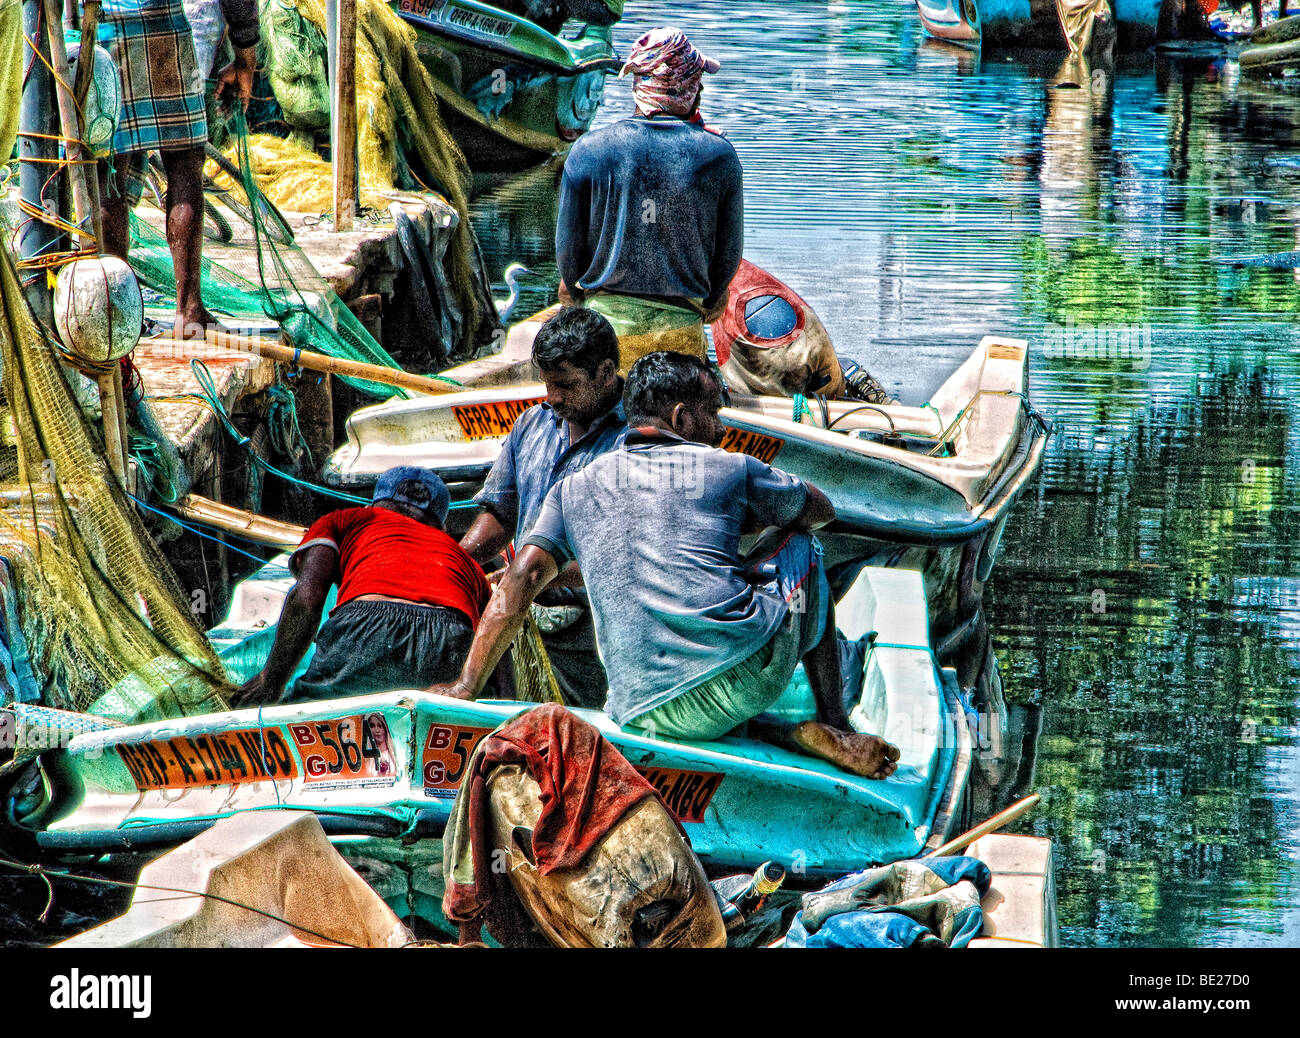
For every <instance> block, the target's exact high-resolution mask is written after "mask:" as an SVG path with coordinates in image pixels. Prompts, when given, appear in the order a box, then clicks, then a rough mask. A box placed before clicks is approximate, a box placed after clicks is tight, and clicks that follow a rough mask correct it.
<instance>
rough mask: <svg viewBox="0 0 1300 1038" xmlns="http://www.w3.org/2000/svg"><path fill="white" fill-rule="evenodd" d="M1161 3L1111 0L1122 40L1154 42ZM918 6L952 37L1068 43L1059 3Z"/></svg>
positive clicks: (924, 18) (983, 0)
mask: <svg viewBox="0 0 1300 1038" xmlns="http://www.w3.org/2000/svg"><path fill="white" fill-rule="evenodd" d="M1160 9H1161V0H1111V10H1112V11H1113V12H1114V16H1115V29H1116V33H1117V45H1118V46H1119V47H1121V48H1122V49H1125V50H1134V49H1141V48H1144V47H1149V46H1151V44H1153V43H1155V42H1156V32H1157V27H1158V24H1159V21H1160ZM916 10H917V14H918V16H919V17H920V19H921V25H922V27H923V28H924V29H925V31H926V32H927V33H929V34H930V35H931V36H934V37H936V38H937V39H941V40H948V41H949V42H951V43H960V44H963V45H965V46H975V47H978V46H980V45H981V44H987V45H989V46H992V47H1034V48H1038V47H1043V48H1048V49H1061V48H1065V47H1066V46H1067V44H1066V41H1065V35H1064V34H1063V32H1062V31H1061V21H1060V17H1059V16H1058V14H1057V9H1056V4H1055V3H1041V2H1039V3H1031V2H1030V0H916ZM1207 35H1208V31H1207Z"/></svg>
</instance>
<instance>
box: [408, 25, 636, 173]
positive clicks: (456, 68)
mask: <svg viewBox="0 0 1300 1038" xmlns="http://www.w3.org/2000/svg"><path fill="white" fill-rule="evenodd" d="M391 6H392V8H393V10H395V11H396V12H397V13H398V14H399V15H401V17H402V18H403V19H404V20H405V21H406V22H408V23H409V24H410V25H412V26H413V27H414V28H415V31H416V44H415V47H416V51H417V53H418V54H419V55H420V60H421V61H422V62H423V63H424V66H425V68H427V69H428V70H429V74H430V75H431V76H432V78H433V86H434V90H435V91H436V92H437V94H438V99H439V101H441V102H442V116H443V121H444V122H445V123H446V124H447V128H448V129H449V130H450V131H451V133H452V135H453V136H454V137H455V138H456V143H457V144H458V145H459V146H460V149H461V151H463V152H464V153H465V157H466V159H468V161H469V165H470V168H471V169H473V170H476V171H484V172H502V171H511V170H516V169H520V168H523V167H525V166H529V165H532V164H534V163H536V162H539V161H541V160H542V159H544V158H546V157H547V156H548V155H552V154H554V153H555V152H557V151H562V150H564V149H565V148H567V147H568V146H569V145H570V144H572V143H573V142H574V141H575V140H577V139H578V138H579V137H581V136H582V134H584V133H586V131H587V128H588V127H589V126H590V125H591V121H592V119H593V118H594V117H595V115H596V111H597V109H599V108H600V104H601V101H602V100H603V98H604V91H605V76H606V74H608V73H609V72H617V71H618V69H619V67H620V62H619V61H618V58H617V56H616V55H615V53H614V45H613V42H612V34H611V30H610V27H609V26H595V25H581V26H579V27H578V29H577V30H576V31H575V32H573V33H570V34H569V35H568V36H556V35H552V34H551V33H549V32H547V31H546V30H545V29H543V28H542V27H541V26H539V25H537V24H536V23H534V22H531V21H529V20H528V19H527V18H524V17H522V16H520V15H516V14H511V13H510V12H508V11H503V10H501V9H500V8H497V7H491V6H489V5H488V4H481V3H476V2H475V0H391Z"/></svg>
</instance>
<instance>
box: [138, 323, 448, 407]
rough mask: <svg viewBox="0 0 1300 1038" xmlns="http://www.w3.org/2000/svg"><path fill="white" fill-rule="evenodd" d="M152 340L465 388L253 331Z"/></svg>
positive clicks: (410, 383) (438, 388)
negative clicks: (258, 335)
mask: <svg viewBox="0 0 1300 1038" xmlns="http://www.w3.org/2000/svg"><path fill="white" fill-rule="evenodd" d="M149 343H150V345H151V346H152V345H159V346H167V347H169V348H171V349H174V350H176V351H177V352H178V353H179V354H180V355H181V356H186V357H206V356H208V355H209V354H208V352H207V350H208V348H209V347H211V346H217V347H220V348H221V349H227V350H240V351H242V352H244V353H252V354H256V355H257V356H260V357H267V358H269V359H271V360H273V361H276V362H277V363H280V364H291V365H293V366H294V367H299V368H308V369H310V370H311V371H327V372H329V373H330V374H332V375H343V376H346V377H348V378H361V379H365V380H366V381H368V382H378V383H380V384H382V385H385V386H396V387H398V388H399V389H410V390H414V391H415V392H417V393H433V394H438V393H463V392H465V389H464V387H463V386H457V385H453V384H452V383H450V382H443V381H440V380H438V379H433V378H428V377H426V376H424V375H413V374H411V373H410V372H409V371H401V370H400V369H397V368H385V367H381V366H380V365H378V364H366V363H364V362H362V361H359V360H340V359H339V358H337V357H329V356H326V355H325V354H323V353H312V352H310V351H309V350H297V349H294V348H293V347H292V346H286V345H284V344H283V343H279V342H272V341H270V340H268V339H258V338H255V337H253V336H250V335H236V334H234V333H233V332H214V331H209V332H208V334H207V339H206V340H204V341H202V342H200V341H199V340H197V339H165V338H160V339H150V340H149Z"/></svg>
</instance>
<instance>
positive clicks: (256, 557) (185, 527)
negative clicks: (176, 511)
mask: <svg viewBox="0 0 1300 1038" xmlns="http://www.w3.org/2000/svg"><path fill="white" fill-rule="evenodd" d="M126 496H127V497H129V498H130V499H131V500H132V501H134V502H135V503H136V504H137V505H139V506H140V507H141V508H143V509H144V510H145V511H146V512H153V513H155V514H156V515H160V516H162V517H163V518H164V519H169V520H171V521H172V522H173V523H175V524H176V525H177V526H179V527H180V528H181V529H182V530H188V531H189V532H190V533H192V534H194V535H195V536H197V537H205V538H207V539H208V540H210V541H216V542H217V543H218V544H224V545H225V546H226V547H227V548H229V549H230V550H231V551H237V552H239V554H240V555H247V556H248V557H249V558H250V559H252V560H253V561H254V562H256V563H259V564H261V565H263V566H264V565H266V563H268V562H269V561H270V560H269V559H264V558H262V557H261V556H260V555H254V554H253V553H252V552H251V551H244V549H243V548H236V547H235V546H234V545H233V544H228V543H227V542H226V541H224V540H223V539H222V538H220V537H213V536H212V534H210V533H204V532H203V531H202V530H199V529H196V528H195V527H193V526H190V525H189V524H188V523H183V522H181V521H180V520H179V519H177V518H176V517H175V516H174V515H172V514H171V513H170V512H164V511H163V510H162V509H161V508H154V507H153V505H147V504H145V503H144V502H143V501H141V500H140V499H139V498H138V497H136V496H135V495H134V494H127V495H126ZM232 536H238V535H237V534H234V535H232ZM240 540H248V538H246V537H241V538H240ZM249 543H251V544H256V543H257V542H256V541H250V542H249Z"/></svg>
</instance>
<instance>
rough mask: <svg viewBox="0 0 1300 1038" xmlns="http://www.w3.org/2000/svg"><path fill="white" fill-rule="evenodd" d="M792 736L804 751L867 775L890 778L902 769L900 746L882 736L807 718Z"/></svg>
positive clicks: (838, 766) (873, 777) (874, 777)
mask: <svg viewBox="0 0 1300 1038" xmlns="http://www.w3.org/2000/svg"><path fill="white" fill-rule="evenodd" d="M790 736H791V738H792V739H793V740H794V743H795V745H796V746H798V747H799V748H800V749H801V750H803V751H804V753H807V754H809V755H810V756H813V757H820V758H821V759H822V760H825V761H830V762H831V763H832V764H834V765H835V766H836V767H837V768H843V769H844V770H845V771H851V772H853V774H855V775H862V776H863V777H864V778H870V779H886V778H889V776H890V775H892V774H893V773H894V772H895V771H896V770H897V769H898V758H899V756H900V753H899V749H898V747H897V746H894V745H893V744H891V743H887V742H885V740H884V739H882V738H880V736H878V735H862V734H860V733H858V732H842V731H840V730H839V729H838V728H832V727H831V726H830V725H828V724H822V723H821V722H820V721H803V722H802V723H800V724H797V725H795V727H794V730H793V731H792V732H791V733H790Z"/></svg>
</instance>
